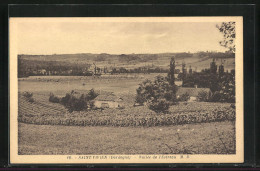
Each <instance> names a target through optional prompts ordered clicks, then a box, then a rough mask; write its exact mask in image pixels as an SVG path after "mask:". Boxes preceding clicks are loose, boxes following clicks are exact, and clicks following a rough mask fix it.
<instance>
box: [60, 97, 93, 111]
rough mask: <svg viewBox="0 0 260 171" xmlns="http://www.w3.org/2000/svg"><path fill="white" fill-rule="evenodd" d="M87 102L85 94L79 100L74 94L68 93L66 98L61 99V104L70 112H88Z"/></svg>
mask: <svg viewBox="0 0 260 171" xmlns="http://www.w3.org/2000/svg"><path fill="white" fill-rule="evenodd" d="M87 102H88V101H87V99H86V97H85V96H84V94H82V95H81V96H80V98H77V97H76V96H75V95H73V93H71V94H69V93H67V94H66V96H65V97H63V98H62V99H61V104H63V105H64V106H65V107H66V108H67V109H68V110H69V112H73V111H81V110H86V109H87V107H88V106H87Z"/></svg>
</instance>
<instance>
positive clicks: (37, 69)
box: [18, 56, 90, 78]
mask: <svg viewBox="0 0 260 171" xmlns="http://www.w3.org/2000/svg"><path fill="white" fill-rule="evenodd" d="M89 67H90V64H76V63H75V64H73V63H68V62H60V61H59V62H57V61H34V60H25V59H22V58H21V57H20V56H18V77H19V78H21V77H28V76H34V75H79V76H82V75H88V74H89V71H88V68H89Z"/></svg>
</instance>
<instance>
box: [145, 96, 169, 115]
mask: <svg viewBox="0 0 260 171" xmlns="http://www.w3.org/2000/svg"><path fill="white" fill-rule="evenodd" d="M169 106H170V103H169V102H168V101H166V100H165V99H158V100H153V101H151V102H149V103H148V107H149V109H151V110H153V111H155V112H156V113H160V112H162V113H166V112H168V110H169Z"/></svg>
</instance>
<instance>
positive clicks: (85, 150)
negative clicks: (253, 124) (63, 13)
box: [9, 16, 244, 164]
mask: <svg viewBox="0 0 260 171" xmlns="http://www.w3.org/2000/svg"><path fill="white" fill-rule="evenodd" d="M9 46H10V49H9V52H10V55H9V67H10V70H9V71H10V163H11V164H26V163H27V164H28V163H43V164H51V163H59V164H60V163H65V164H66V163H67V164H68V163H75V164H80V163H81V164H90V163H243V162H244V137H243V134H244V128H243V117H244V114H243V17H239V16H237V17H106V18H105V17H104V18H102V17H99V18H97V17H86V18H84V17H83V18H9Z"/></svg>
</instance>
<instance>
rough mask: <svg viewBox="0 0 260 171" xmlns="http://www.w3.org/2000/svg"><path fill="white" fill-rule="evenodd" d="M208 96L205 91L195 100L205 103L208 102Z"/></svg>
mask: <svg viewBox="0 0 260 171" xmlns="http://www.w3.org/2000/svg"><path fill="white" fill-rule="evenodd" d="M208 99H209V96H208V93H207V92H206V91H200V92H199V94H198V97H197V100H198V101H200V102H206V101H208Z"/></svg>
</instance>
